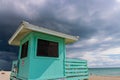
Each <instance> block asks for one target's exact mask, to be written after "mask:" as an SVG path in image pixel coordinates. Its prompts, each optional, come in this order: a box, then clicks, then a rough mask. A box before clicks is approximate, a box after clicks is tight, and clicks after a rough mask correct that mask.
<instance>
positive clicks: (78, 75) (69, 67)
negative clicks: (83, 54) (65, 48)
mask: <svg viewBox="0 0 120 80" xmlns="http://www.w3.org/2000/svg"><path fill="white" fill-rule="evenodd" d="M65 76H66V78H67V80H85V79H86V80H87V79H88V67H87V61H86V60H79V59H66V61H65Z"/></svg>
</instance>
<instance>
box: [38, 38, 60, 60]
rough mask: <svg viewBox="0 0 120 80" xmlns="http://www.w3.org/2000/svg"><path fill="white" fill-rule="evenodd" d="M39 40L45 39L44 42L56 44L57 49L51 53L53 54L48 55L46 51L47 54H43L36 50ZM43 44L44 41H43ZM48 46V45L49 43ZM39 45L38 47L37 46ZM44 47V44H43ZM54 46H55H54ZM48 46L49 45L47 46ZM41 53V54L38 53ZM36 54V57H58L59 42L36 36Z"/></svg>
mask: <svg viewBox="0 0 120 80" xmlns="http://www.w3.org/2000/svg"><path fill="white" fill-rule="evenodd" d="M39 40H40V41H45V42H47V43H55V44H56V45H57V51H56V53H53V55H50V54H51V53H48V52H49V51H48V52H47V55H45V54H44V53H42V54H41V53H40V51H38V49H39V48H40V46H38V45H39ZM43 44H44V43H43ZM49 46H50V45H49ZM38 47H39V48H38ZM44 47H45V46H44ZM54 47H56V46H54ZM48 48H49V47H48ZM43 52H44V51H43ZM40 54H41V55H40ZM36 56H37V57H49V58H59V42H55V41H51V40H45V39H40V38H38V39H37V45H36Z"/></svg>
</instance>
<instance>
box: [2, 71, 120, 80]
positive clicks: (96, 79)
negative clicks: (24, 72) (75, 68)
mask: <svg viewBox="0 0 120 80" xmlns="http://www.w3.org/2000/svg"><path fill="white" fill-rule="evenodd" d="M10 73H11V72H10V71H0V80H10ZM89 80H120V76H118V77H115V76H96V75H92V76H90V78H89Z"/></svg>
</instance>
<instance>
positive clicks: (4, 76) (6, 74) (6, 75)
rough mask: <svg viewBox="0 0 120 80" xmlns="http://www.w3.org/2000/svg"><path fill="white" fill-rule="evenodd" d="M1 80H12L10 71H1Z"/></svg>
mask: <svg viewBox="0 0 120 80" xmlns="http://www.w3.org/2000/svg"><path fill="white" fill-rule="evenodd" d="M0 80H10V71H0Z"/></svg>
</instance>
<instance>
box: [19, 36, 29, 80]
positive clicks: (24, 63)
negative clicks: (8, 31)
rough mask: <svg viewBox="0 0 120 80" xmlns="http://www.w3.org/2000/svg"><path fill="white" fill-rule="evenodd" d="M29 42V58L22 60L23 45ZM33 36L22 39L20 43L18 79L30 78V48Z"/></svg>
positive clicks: (26, 79)
mask: <svg viewBox="0 0 120 80" xmlns="http://www.w3.org/2000/svg"><path fill="white" fill-rule="evenodd" d="M27 41H28V53H27V57H25V58H22V59H21V58H20V57H21V50H22V44H24V43H25V42H27ZM30 43H31V34H28V35H26V36H24V37H23V38H22V40H21V41H20V51H19V56H18V62H19V65H18V68H19V69H18V74H17V78H19V79H23V80H28V78H29V68H30V54H29V53H30V46H31V44H30Z"/></svg>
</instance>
